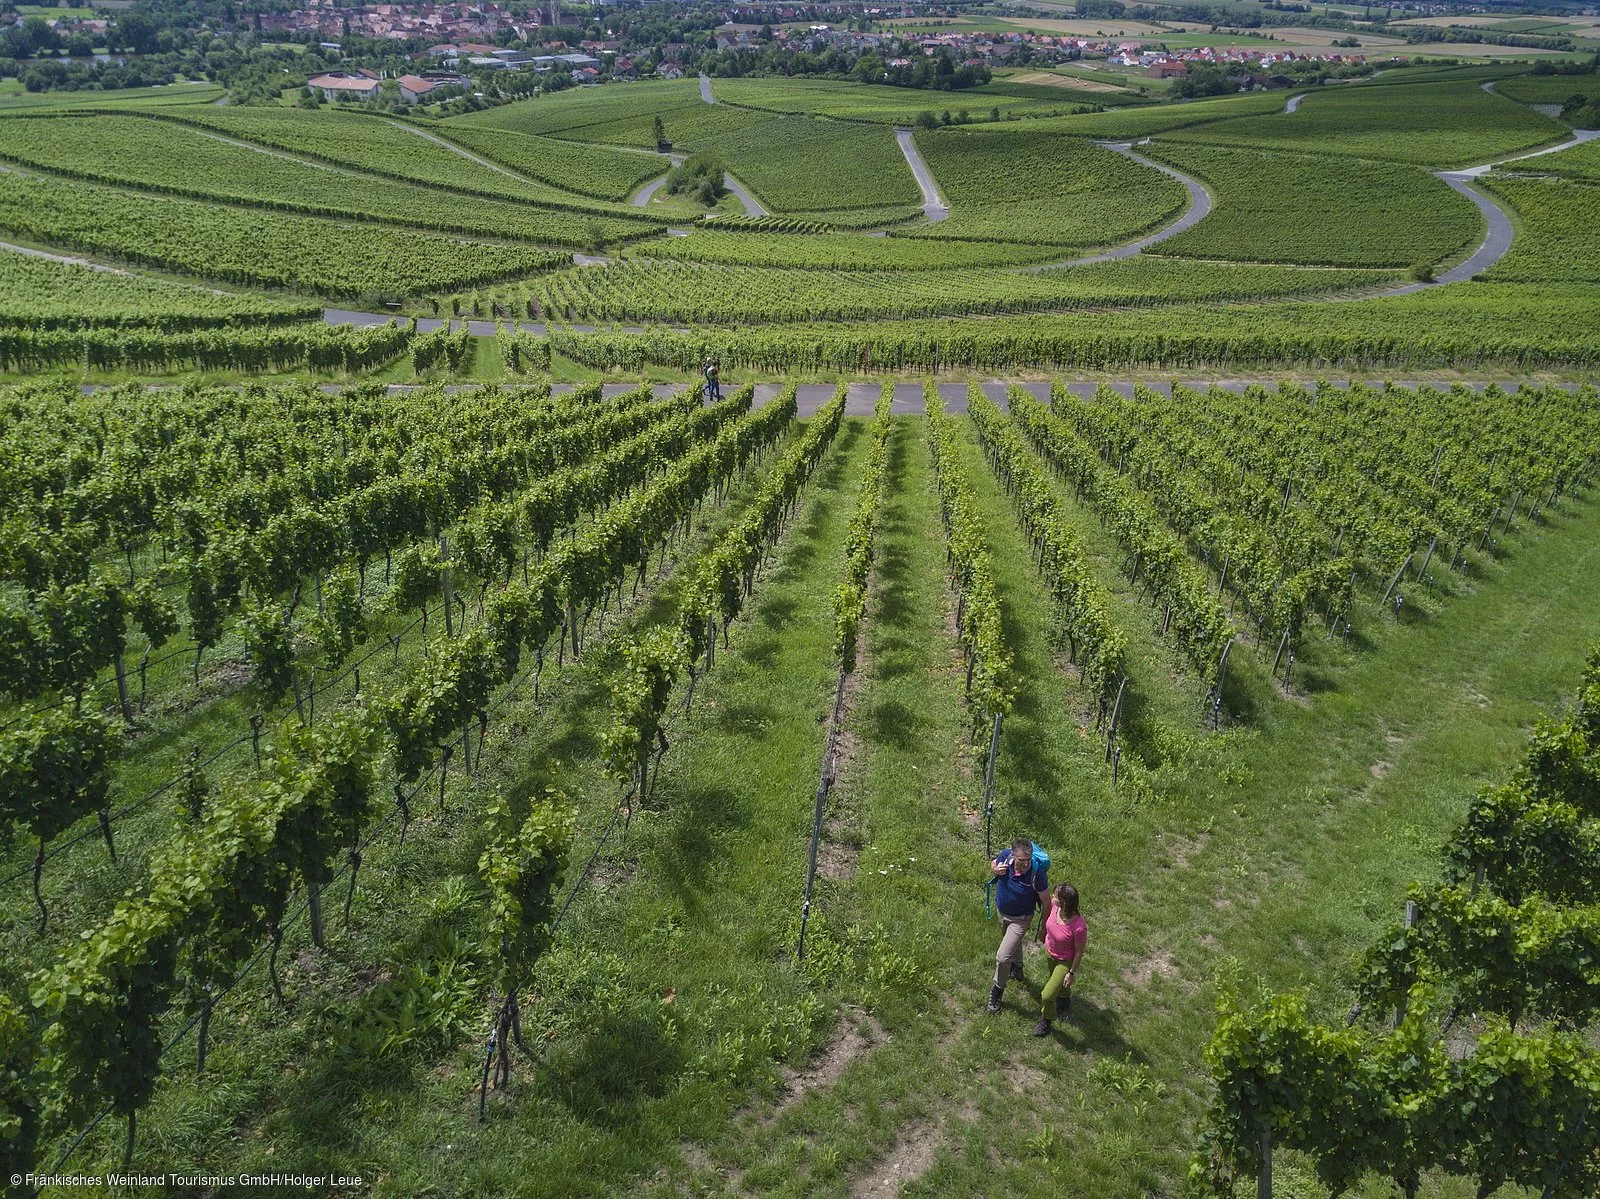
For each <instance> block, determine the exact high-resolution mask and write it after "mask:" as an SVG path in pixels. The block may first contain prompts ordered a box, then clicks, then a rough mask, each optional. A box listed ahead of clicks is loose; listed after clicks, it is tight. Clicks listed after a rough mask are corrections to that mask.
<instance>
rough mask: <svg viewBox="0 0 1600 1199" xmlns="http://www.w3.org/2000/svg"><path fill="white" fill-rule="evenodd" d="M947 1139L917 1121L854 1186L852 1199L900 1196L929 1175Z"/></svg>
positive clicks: (907, 1126)
mask: <svg viewBox="0 0 1600 1199" xmlns="http://www.w3.org/2000/svg"><path fill="white" fill-rule="evenodd" d="M943 1140H944V1138H943V1137H942V1136H940V1134H939V1129H938V1127H937V1126H936V1125H933V1124H930V1123H929V1122H927V1121H926V1120H913V1121H912V1122H911V1123H910V1124H907V1125H906V1126H905V1127H904V1128H902V1129H901V1130H900V1135H899V1136H898V1137H896V1138H895V1142H894V1144H893V1145H892V1146H890V1148H889V1152H888V1153H886V1154H884V1155H883V1157H881V1158H880V1159H879V1160H878V1161H877V1162H876V1163H875V1164H874V1165H873V1167H872V1169H871V1170H870V1171H869V1172H868V1173H866V1174H863V1175H862V1176H861V1177H860V1178H858V1179H856V1180H855V1181H854V1182H852V1183H851V1184H850V1199H883V1197H886V1196H890V1195H898V1194H899V1193H900V1191H901V1189H902V1188H903V1187H905V1186H906V1185H907V1184H908V1183H911V1182H915V1181H916V1180H917V1179H919V1178H921V1177H922V1176H923V1175H924V1174H926V1173H927V1172H928V1169H929V1167H931V1166H932V1165H933V1159H934V1158H935V1157H936V1156H938V1153H939V1146H940V1144H941V1143H942V1142H943Z"/></svg>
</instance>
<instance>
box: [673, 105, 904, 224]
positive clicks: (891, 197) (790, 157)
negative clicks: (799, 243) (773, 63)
mask: <svg viewBox="0 0 1600 1199" xmlns="http://www.w3.org/2000/svg"><path fill="white" fill-rule="evenodd" d="M695 149H696V150H704V151H705V152H707V153H709V154H714V155H716V156H717V157H718V158H720V159H721V160H722V162H723V164H724V165H725V166H726V167H727V168H728V169H729V170H730V171H732V172H733V173H734V174H735V175H737V176H738V177H739V179H740V180H741V181H742V182H743V183H744V184H745V185H746V186H747V187H749V188H750V189H751V190H752V191H754V192H755V194H756V196H757V197H759V198H760V199H761V201H762V202H763V203H764V204H765V205H766V206H767V207H768V208H770V209H772V210H774V211H776V212H799V211H812V212H825V211H827V210H829V209H834V208H887V207H892V206H894V205H897V204H915V203H916V202H917V199H918V195H919V193H918V191H917V183H916V180H915V179H913V178H912V177H911V172H910V171H909V170H908V169H907V168H906V161H905V158H904V157H902V156H901V153H900V147H899V146H898V145H896V144H895V139H894V133H893V131H892V130H889V129H885V128H882V127H879V126H873V125H842V124H841V123H840V122H837V121H827V120H818V119H816V118H813V117H778V118H775V119H773V120H770V121H763V122H762V123H761V124H759V125H750V126H748V127H746V128H744V129H742V130H740V131H739V132H737V133H730V134H724V135H723V136H721V137H713V138H709V139H705V140H702V141H697V142H696V143H695Z"/></svg>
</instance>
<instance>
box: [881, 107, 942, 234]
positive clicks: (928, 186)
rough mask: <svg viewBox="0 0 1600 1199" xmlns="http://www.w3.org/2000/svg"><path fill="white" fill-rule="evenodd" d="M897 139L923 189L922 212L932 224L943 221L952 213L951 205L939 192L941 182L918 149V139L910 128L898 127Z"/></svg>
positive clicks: (908, 164) (907, 162) (895, 133)
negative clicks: (935, 178)
mask: <svg viewBox="0 0 1600 1199" xmlns="http://www.w3.org/2000/svg"><path fill="white" fill-rule="evenodd" d="M894 136H895V140H896V141H898V142H899V143H900V153H902V154H904V155H905V156H906V165H907V166H909V167H910V168H911V173H912V175H914V176H916V180H917V187H918V188H919V189H921V191H922V213H923V215H924V216H926V217H927V218H928V223H929V224H930V225H931V224H933V223H934V222H935V221H942V220H944V219H945V218H946V217H947V216H949V215H950V205H949V204H948V203H946V202H945V198H944V196H942V195H941V194H940V193H939V184H938V183H937V182H935V180H934V178H933V172H932V171H930V170H929V169H928V164H927V162H926V161H924V160H923V157H922V151H920V150H918V149H917V143H916V140H915V139H914V138H913V137H912V135H911V130H909V129H896V130H895V131H894Z"/></svg>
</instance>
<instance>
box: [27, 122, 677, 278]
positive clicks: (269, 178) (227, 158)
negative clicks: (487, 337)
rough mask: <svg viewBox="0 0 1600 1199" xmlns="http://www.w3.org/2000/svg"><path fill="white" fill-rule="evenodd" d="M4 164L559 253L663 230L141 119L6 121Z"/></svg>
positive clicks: (615, 213) (571, 199) (573, 201)
mask: <svg viewBox="0 0 1600 1199" xmlns="http://www.w3.org/2000/svg"><path fill="white" fill-rule="evenodd" d="M578 152H579V153H582V151H581V150H579V151H578ZM0 157H3V158H5V159H8V160H10V161H12V162H17V163H21V164H23V165H25V166H33V167H39V168H41V169H43V170H46V171H54V172H57V173H60V174H65V175H68V176H71V177H74V178H79V179H87V180H90V181H95V182H102V183H111V184H126V185H128V186H131V187H135V188H139V189H143V190H149V191H156V192H171V193H174V194H177V195H183V196H190V197H194V198H198V199H211V198H216V199H225V200H237V201H243V202H245V203H246V204H248V205H251V206H261V207H269V208H275V209H282V210H285V211H290V212H301V213H308V214H314V215H324V216H344V217H351V218H354V219H358V220H361V219H365V220H379V221H386V222H392V223H395V224H401V225H411V226H415V227H418V228H423V229H437V230H446V231H450V232H458V233H479V234H487V235H490V236H494V237H514V238H519V239H522V240H528V241H541V242H547V243H550V244H554V245H579V246H581V245H587V244H588V243H589V241H590V240H592V231H593V229H594V228H595V227H598V228H599V230H600V231H601V234H602V236H603V237H623V236H628V235H629V234H633V235H637V234H640V233H646V232H651V231H653V230H654V229H655V228H657V225H656V224H655V223H654V222H653V221H651V220H649V219H648V218H646V217H645V216H643V214H635V213H632V212H623V211H621V210H606V211H604V212H599V211H595V206H594V202H593V201H592V200H588V199H587V198H586V197H584V196H580V195H577V194H568V193H562V194H560V195H558V196H556V197H555V199H556V201H557V203H558V204H559V205H560V206H559V207H543V206H534V205H531V204H518V203H515V202H513V201H507V200H494V199H488V198H484V197H475V196H462V195H460V194H459V193H453V192H444V191H440V190H434V189H429V188H424V187H419V186H416V185H414V184H409V183H403V182H400V181H399V180H393V179H379V178H373V177H371V176H364V175H360V174H355V173H351V172H348V171H341V170H339V169H337V168H332V167H328V166H321V165H317V164H315V163H311V162H295V161H291V160H288V159H285V158H281V157H275V156H273V155H271V154H267V153H263V152H261V151H260V150H256V149H251V148H248V147H246V146H240V145H236V144H230V143H229V142H226V141H221V140H218V139H217V138H215V137H212V136H209V135H207V134H206V133H204V132H201V131H199V130H197V129H191V128H185V127H183V126H181V125H177V124H173V123H171V122H167V121H150V120H143V119H139V118H135V117H122V116H95V117H84V118H72V119H67V118H52V119H51V120H48V121H43V120H10V121H4V122H0ZM579 214H582V215H579ZM596 223H598V225H596Z"/></svg>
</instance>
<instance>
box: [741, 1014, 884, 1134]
mask: <svg viewBox="0 0 1600 1199" xmlns="http://www.w3.org/2000/svg"><path fill="white" fill-rule="evenodd" d="M883 1041H884V1033H883V1026H882V1025H880V1024H879V1023H878V1022H877V1020H875V1019H873V1018H872V1017H871V1016H868V1015H866V1013H864V1012H863V1011H862V1010H861V1009H860V1008H846V1009H845V1010H844V1011H842V1012H840V1013H839V1023H838V1025H837V1027H835V1029H834V1031H833V1036H832V1037H831V1038H830V1039H829V1041H828V1043H827V1045H825V1046H823V1049H822V1052H821V1053H819V1054H818V1055H817V1057H816V1058H815V1060H813V1061H812V1063H811V1064H810V1065H809V1066H807V1067H806V1068H805V1069H803V1070H789V1069H785V1070H784V1072H783V1095H782V1098H780V1099H779V1100H778V1103H777V1106H776V1107H774V1108H773V1109H772V1112H771V1114H770V1115H768V1116H767V1118H766V1120H765V1123H767V1124H771V1123H773V1122H774V1121H775V1120H777V1118H778V1117H779V1116H781V1115H783V1113H784V1112H786V1111H788V1110H789V1109H790V1108H792V1107H794V1106H795V1104H797V1103H799V1102H801V1100H803V1099H804V1098H805V1097H806V1096H807V1095H809V1094H811V1092H812V1091H819V1090H822V1089H823V1088H825V1087H831V1086H832V1085H833V1084H834V1083H836V1082H838V1081H839V1079H840V1078H842V1077H843V1076H844V1072H845V1071H846V1070H848V1069H849V1068H850V1064H851V1063H852V1062H854V1061H856V1060H857V1059H859V1058H862V1057H865V1056H866V1055H867V1054H868V1053H870V1052H871V1051H872V1050H873V1049H874V1048H876V1047H877V1046H878V1045H881V1044H882V1043H883Z"/></svg>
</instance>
